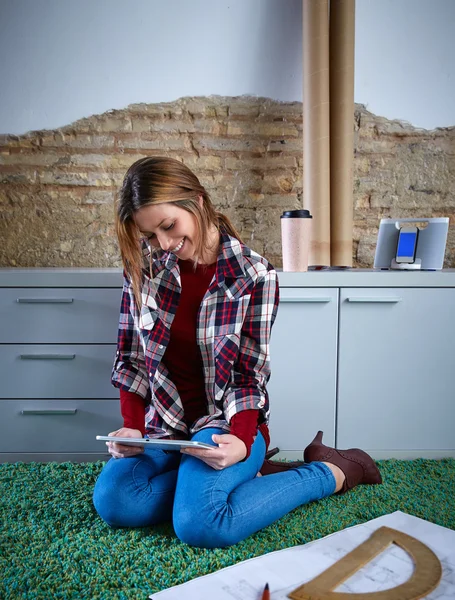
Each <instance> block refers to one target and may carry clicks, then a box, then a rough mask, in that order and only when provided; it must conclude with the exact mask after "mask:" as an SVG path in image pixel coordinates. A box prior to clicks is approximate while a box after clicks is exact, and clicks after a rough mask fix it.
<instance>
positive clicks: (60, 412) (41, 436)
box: [0, 400, 123, 460]
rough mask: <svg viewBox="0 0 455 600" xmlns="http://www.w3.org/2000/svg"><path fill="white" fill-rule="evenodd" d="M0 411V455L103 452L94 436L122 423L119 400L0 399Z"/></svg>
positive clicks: (100, 444) (103, 433)
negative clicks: (11, 453)
mask: <svg viewBox="0 0 455 600" xmlns="http://www.w3.org/2000/svg"><path fill="white" fill-rule="evenodd" d="M0 411H1V415H2V418H1V423H2V424H1V435H0V452H21V453H23V452H37V453H43V452H82V453H86V452H99V453H103V452H104V451H105V450H106V446H105V445H103V442H98V441H97V440H96V439H95V436H97V435H107V434H108V433H109V432H111V431H115V430H116V429H119V428H120V427H122V423H123V421H122V418H121V416H120V404H119V401H118V400H0ZM37 460H39V456H38V457H37Z"/></svg>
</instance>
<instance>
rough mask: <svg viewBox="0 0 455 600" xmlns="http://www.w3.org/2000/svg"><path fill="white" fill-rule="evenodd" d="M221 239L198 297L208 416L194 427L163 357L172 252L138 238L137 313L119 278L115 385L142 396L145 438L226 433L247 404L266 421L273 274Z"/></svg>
mask: <svg viewBox="0 0 455 600" xmlns="http://www.w3.org/2000/svg"><path fill="white" fill-rule="evenodd" d="M220 241H221V244H220V252H219V255H218V260H217V265H216V271H215V275H214V277H213V279H212V281H211V283H210V286H209V288H208V290H207V292H206V294H205V296H204V298H203V300H202V303H201V306H200V309H199V313H198V321H197V331H196V336H197V343H198V346H199V349H200V352H201V356H202V361H203V368H204V380H205V391H206V396H207V414H206V415H205V416H203V417H201V418H200V419H198V420H197V421H196V422H195V423H194V424H193V426H192V428H191V430H189V429H188V427H187V425H186V424H185V422H184V419H183V416H184V409H183V406H182V401H181V398H180V396H179V393H178V391H177V388H176V386H175V385H174V384H173V382H172V381H171V380H170V378H169V373H168V371H167V369H166V366H165V364H164V362H163V360H162V358H163V355H164V353H165V351H166V347H167V345H168V342H169V337H170V327H171V324H172V321H173V318H174V315H175V313H176V310H177V306H178V304H179V298H180V291H181V279H180V269H179V266H178V260H177V257H176V256H175V254H173V253H172V252H169V251H168V252H164V251H162V250H153V254H152V255H151V252H152V250H151V248H150V246H149V243H148V241H147V240H143V242H142V243H143V246H142V250H143V257H144V265H146V266H145V267H144V268H143V279H142V308H141V310H140V311H138V309H137V304H136V302H135V299H134V296H133V290H132V286H131V283H130V281H129V280H128V278H127V277H126V276H125V277H124V286H123V294H122V302H121V310H120V320H119V332H118V343H117V353H116V358H115V361H114V366H113V370H112V384H113V385H114V386H115V387H118V388H121V389H124V390H126V391H129V392H133V393H136V394H139V395H140V396H142V398H143V399H144V401H145V405H146V407H147V409H146V412H145V427H146V434H147V435H148V436H150V437H171V438H186V437H189V435H190V434H192V433H195V432H196V431H199V430H200V429H202V428H204V427H219V428H221V429H223V430H224V431H229V423H230V420H231V419H232V417H233V416H234V415H235V414H236V413H238V412H241V411H243V410H249V409H257V410H259V411H260V422H267V421H268V416H269V401H268V393H267V389H266V384H267V382H268V380H269V378H270V355H269V340H270V333H271V328H272V325H273V322H274V321H275V317H276V313H277V309H278V300H279V288H278V279H277V274H276V271H275V269H274V268H273V267H272V266H271V265H270V263H268V261H267V260H266V259H265V258H263V257H261V256H260V255H259V254H257V253H256V252H254V251H253V250H251V249H250V248H248V247H247V246H245V245H244V244H242V243H240V242H239V241H238V240H237V239H235V238H233V237H231V236H229V235H228V234H227V233H225V232H224V231H222V232H221V240H220ZM150 263H151V267H152V278H151V277H150ZM124 275H125V274H124Z"/></svg>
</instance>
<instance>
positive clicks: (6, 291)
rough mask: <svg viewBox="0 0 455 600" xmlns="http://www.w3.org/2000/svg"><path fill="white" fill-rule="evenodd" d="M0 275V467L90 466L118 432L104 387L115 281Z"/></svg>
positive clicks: (109, 389) (33, 273)
mask: <svg viewBox="0 0 455 600" xmlns="http://www.w3.org/2000/svg"><path fill="white" fill-rule="evenodd" d="M110 277H111V276H110V275H107V278H106V274H104V275H103V273H100V272H99V271H98V270H93V271H90V270H86V272H85V273H84V272H82V271H81V270H77V269H75V270H74V271H72V270H71V269H66V270H62V269H36V270H28V269H0V378H1V381H2V386H1V387H0V462H5V461H7V462H9V461H25V462H29V461H48V460H57V461H66V460H78V461H92V460H98V459H105V458H107V457H108V456H109V455H108V454H107V451H106V446H105V445H103V443H102V442H98V441H97V440H96V439H95V436H96V435H97V434H100V435H103V434H107V433H109V432H110V431H113V430H115V429H118V428H119V427H121V425H122V419H121V416H120V407H119V399H118V398H119V394H118V390H117V389H115V388H114V387H113V386H112V385H111V383H110V376H111V370H112V364H113V361H114V355H115V351H116V340H117V326H118V315H119V309H120V298H121V286H122V278H121V273H116V275H115V283H114V285H112V281H111V280H110Z"/></svg>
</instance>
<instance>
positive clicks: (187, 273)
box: [120, 260, 269, 457]
mask: <svg viewBox="0 0 455 600" xmlns="http://www.w3.org/2000/svg"><path fill="white" fill-rule="evenodd" d="M179 267H180V276H181V281H182V292H181V295H180V303H179V306H178V308H177V312H176V314H175V317H174V320H173V322H172V326H171V337H170V341H169V344H168V347H167V348H166V352H165V354H164V357H163V362H164V364H165V365H166V368H167V369H168V371H169V377H170V379H171V381H172V382H173V383H174V384H175V386H176V387H177V390H178V392H179V396H180V398H181V400H182V404H183V408H184V411H185V422H186V424H187V425H188V427H191V425H192V423H193V422H194V421H196V420H197V419H198V418H200V417H202V416H204V415H206V414H207V404H206V395H205V384H204V375H203V362H202V357H201V354H200V351H199V346H198V345H197V341H196V328H197V316H198V312H199V307H200V305H201V302H202V298H203V297H204V295H205V292H206V291H207V288H208V287H209V285H210V282H211V280H212V277H213V275H214V274H215V269H216V263H215V264H213V265H197V267H196V270H194V263H193V262H192V261H183V260H179ZM120 406H121V412H122V416H123V420H124V427H129V428H132V429H139V431H141V433H142V435H144V433H145V415H144V408H145V407H144V402H143V400H142V397H141V396H139V395H138V394H134V393H132V392H125V391H123V390H120ZM258 417H259V411H258V410H247V411H242V412H240V413H237V414H236V415H234V416H233V417H232V419H231V434H232V435H235V436H236V437H238V438H240V439H241V440H242V441H243V442H244V443H245V446H246V449H247V454H246V457H248V456H249V455H250V451H251V446H252V444H253V441H254V436H256V434H257V429H258ZM259 428H260V431H261V433H262V435H263V436H264V439H265V442H266V446H268V444H269V432H268V428H267V425H266V424H265V423H263V424H261V425H260V427H259Z"/></svg>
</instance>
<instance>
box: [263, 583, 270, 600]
mask: <svg viewBox="0 0 455 600" xmlns="http://www.w3.org/2000/svg"><path fill="white" fill-rule="evenodd" d="M261 600H270V589H269V584H268V583H266V584H265V588H264V591H263V592H262V599H261Z"/></svg>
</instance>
